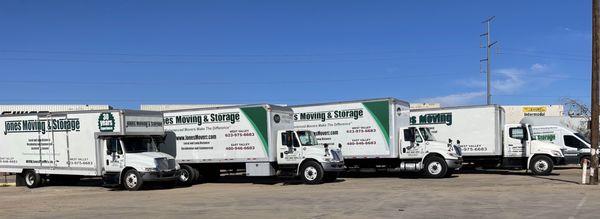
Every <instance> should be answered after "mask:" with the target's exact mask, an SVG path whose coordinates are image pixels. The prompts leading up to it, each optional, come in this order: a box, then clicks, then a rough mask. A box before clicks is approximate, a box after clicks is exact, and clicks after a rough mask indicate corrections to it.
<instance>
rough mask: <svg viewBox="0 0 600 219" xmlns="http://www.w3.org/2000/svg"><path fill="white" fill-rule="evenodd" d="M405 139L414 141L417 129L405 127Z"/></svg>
mask: <svg viewBox="0 0 600 219" xmlns="http://www.w3.org/2000/svg"><path fill="white" fill-rule="evenodd" d="M404 140H405V141H410V142H414V141H415V129H414V128H407V129H404Z"/></svg>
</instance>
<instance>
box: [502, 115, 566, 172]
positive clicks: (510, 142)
mask: <svg viewBox="0 0 600 219" xmlns="http://www.w3.org/2000/svg"><path fill="white" fill-rule="evenodd" d="M532 133H533V131H532V128H531V125H529V124H506V126H505V128H504V144H505V145H504V155H505V160H506V161H507V164H506V165H505V166H509V165H510V164H511V162H510V161H511V160H513V161H519V159H517V160H515V159H511V158H522V157H526V158H527V163H526V164H527V167H528V169H529V170H531V171H532V172H533V173H534V174H536V175H548V174H550V173H551V172H552V170H553V168H554V164H560V163H563V162H564V155H563V154H562V152H561V150H560V146H558V145H556V144H552V143H548V142H544V141H540V140H537V139H536V138H535V136H534V135H532ZM513 165H514V162H513ZM517 166H519V165H517Z"/></svg>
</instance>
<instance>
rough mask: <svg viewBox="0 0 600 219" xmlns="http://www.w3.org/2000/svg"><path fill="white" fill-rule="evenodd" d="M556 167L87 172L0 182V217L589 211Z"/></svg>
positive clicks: (572, 177)
mask: <svg viewBox="0 0 600 219" xmlns="http://www.w3.org/2000/svg"><path fill="white" fill-rule="evenodd" d="M555 173H556V174H554V175H551V176H544V177H541V176H540V177H535V176H531V175H528V174H526V173H525V172H524V171H506V170H496V171H482V170H471V171H467V172H466V173H463V174H460V175H456V176H454V177H452V178H447V179H421V178H416V177H414V176H401V177H398V175H397V174H373V173H368V174H357V175H351V176H347V177H344V178H341V179H339V180H338V181H337V182H335V183H329V184H322V185H303V184H300V183H299V182H294V181H290V180H279V179H258V180H252V179H249V178H246V177H239V176H223V177H221V179H220V180H219V181H218V182H214V183H204V184H198V185H195V186H192V187H183V188H173V189H160V188H156V187H149V188H147V189H145V190H143V191H137V192H128V191H122V190H114V189H109V188H103V187H101V186H99V185H98V183H99V182H98V181H97V180H86V181H83V182H81V183H79V184H78V185H76V186H47V187H42V188H38V189H28V188H25V187H4V188H0V194H1V199H0V214H1V215H0V217H3V218H15V217H27V218H29V217H33V218H42V217H43V218H47V217H59V218H81V217H90V218H91V217H108V216H111V217H134V218H150V217H151V218H172V217H177V216H182V217H197V218H282V217H286V218H287V217H291V218H366V217H369V218H381V217H402V218H448V217H456V218H459V217H460V218H478V217H481V216H484V217H486V218H515V217H519V218H520V217H530V218H596V216H597V215H598V214H600V208H599V207H600V206H599V203H600V202H599V201H598V200H599V198H600V193H599V192H600V186H585V185H579V180H580V178H581V177H580V174H581V170H579V169H577V168H560V169H558V170H556V171H555Z"/></svg>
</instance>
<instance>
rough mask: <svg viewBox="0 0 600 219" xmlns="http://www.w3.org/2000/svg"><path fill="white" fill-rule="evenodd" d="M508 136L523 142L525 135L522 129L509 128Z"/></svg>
mask: <svg viewBox="0 0 600 219" xmlns="http://www.w3.org/2000/svg"><path fill="white" fill-rule="evenodd" d="M508 134H509V136H510V137H511V138H514V139H519V140H523V139H524V138H525V133H524V132H523V128H521V127H518V128H510V129H508Z"/></svg>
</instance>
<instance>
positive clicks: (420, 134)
mask: <svg viewBox="0 0 600 219" xmlns="http://www.w3.org/2000/svg"><path fill="white" fill-rule="evenodd" d="M406 130H407V133H405V135H406V136H405V139H404V140H405V141H407V142H404V143H403V146H402V147H403V153H402V154H404V155H406V158H410V157H412V156H420V157H423V160H422V161H421V163H423V167H422V168H426V171H425V174H426V175H430V174H431V175H436V174H438V173H439V171H442V164H441V163H440V162H439V161H426V160H425V157H426V156H427V155H429V154H438V155H439V156H441V157H443V159H444V161H445V164H446V166H447V169H448V170H447V173H446V175H448V176H449V175H451V174H452V173H453V172H454V171H455V170H458V169H459V168H460V167H461V166H462V152H461V150H460V146H458V145H455V144H453V142H452V140H451V139H448V143H444V142H440V141H437V140H436V139H435V137H434V135H433V134H432V133H431V131H430V130H429V128H426V127H420V128H416V127H410V128H408V129H406ZM411 135H413V136H414V137H413V138H411V137H410V136H411ZM459 143H460V142H459V141H457V144H459ZM421 146H422V147H421Z"/></svg>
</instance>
